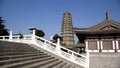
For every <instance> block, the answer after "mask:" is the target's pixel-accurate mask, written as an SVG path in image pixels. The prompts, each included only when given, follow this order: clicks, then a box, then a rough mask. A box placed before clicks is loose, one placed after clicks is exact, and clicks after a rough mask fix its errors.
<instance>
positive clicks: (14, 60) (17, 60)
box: [0, 55, 49, 65]
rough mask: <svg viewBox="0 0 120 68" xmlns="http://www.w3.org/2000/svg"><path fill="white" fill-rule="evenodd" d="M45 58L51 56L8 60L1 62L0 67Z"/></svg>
mask: <svg viewBox="0 0 120 68" xmlns="http://www.w3.org/2000/svg"><path fill="white" fill-rule="evenodd" d="M43 57H49V55H41V56H40V55H39V56H30V57H23V58H15V59H9V60H8V59H7V60H3V61H0V65H5V64H12V63H17V62H22V61H26V60H34V59H39V58H43Z"/></svg>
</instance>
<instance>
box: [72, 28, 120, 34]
mask: <svg viewBox="0 0 120 68" xmlns="http://www.w3.org/2000/svg"><path fill="white" fill-rule="evenodd" d="M74 32H75V34H116V33H118V34H120V29H111V30H90V31H89V30H84V31H82V30H75V31H74Z"/></svg>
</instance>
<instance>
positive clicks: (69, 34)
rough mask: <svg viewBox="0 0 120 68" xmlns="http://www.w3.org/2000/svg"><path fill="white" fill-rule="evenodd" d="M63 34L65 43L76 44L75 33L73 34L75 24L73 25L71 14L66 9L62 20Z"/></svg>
mask: <svg viewBox="0 0 120 68" xmlns="http://www.w3.org/2000/svg"><path fill="white" fill-rule="evenodd" d="M61 32H62V33H61V36H62V39H63V42H62V43H63V44H65V45H72V44H74V35H73V26H72V18H71V14H70V13H69V12H68V11H66V12H65V13H64V14H63V20H62V31H61Z"/></svg>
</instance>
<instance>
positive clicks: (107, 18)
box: [106, 12, 110, 20]
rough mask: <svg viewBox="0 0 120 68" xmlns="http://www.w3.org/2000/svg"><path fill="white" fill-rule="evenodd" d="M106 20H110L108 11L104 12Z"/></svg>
mask: <svg viewBox="0 0 120 68" xmlns="http://www.w3.org/2000/svg"><path fill="white" fill-rule="evenodd" d="M106 20H110V16H109V13H108V12H106Z"/></svg>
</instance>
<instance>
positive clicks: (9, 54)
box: [0, 51, 43, 56]
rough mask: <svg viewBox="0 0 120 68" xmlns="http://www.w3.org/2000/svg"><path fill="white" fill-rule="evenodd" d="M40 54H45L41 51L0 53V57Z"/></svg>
mask: <svg viewBox="0 0 120 68" xmlns="http://www.w3.org/2000/svg"><path fill="white" fill-rule="evenodd" d="M38 53H43V52H41V51H33V52H32V51H31V52H0V56H3V55H4V56H5V55H8V56H11V55H23V54H38Z"/></svg>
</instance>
